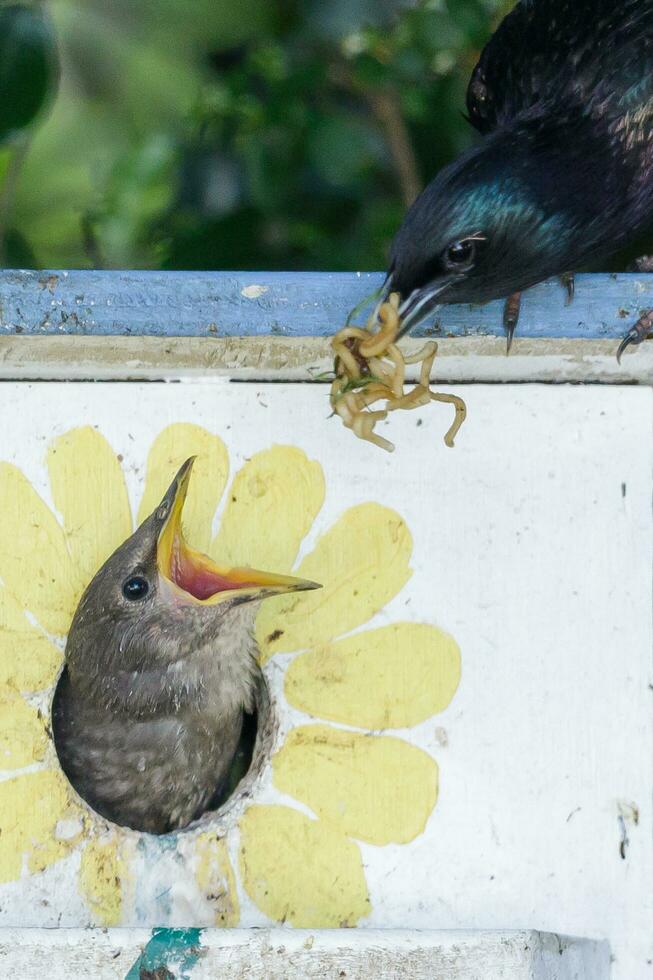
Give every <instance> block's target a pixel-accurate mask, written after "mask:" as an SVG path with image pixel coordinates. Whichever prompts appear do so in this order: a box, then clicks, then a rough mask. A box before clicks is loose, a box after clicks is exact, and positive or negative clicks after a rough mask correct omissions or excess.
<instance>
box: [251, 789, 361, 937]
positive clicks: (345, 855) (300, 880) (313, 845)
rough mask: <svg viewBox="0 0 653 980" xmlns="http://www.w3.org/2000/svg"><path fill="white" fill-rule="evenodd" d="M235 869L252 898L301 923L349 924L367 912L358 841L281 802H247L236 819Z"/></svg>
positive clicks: (274, 915) (275, 915)
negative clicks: (237, 851) (237, 866)
mask: <svg viewBox="0 0 653 980" xmlns="http://www.w3.org/2000/svg"><path fill="white" fill-rule="evenodd" d="M240 872H241V878H242V882H243V886H244V888H245V890H246V892H247V894H248V895H249V896H250V898H251V899H252V901H254V902H255V903H256V905H257V906H258V907H259V909H261V911H262V912H264V913H265V914H266V915H267V916H268V917H269V918H270V919H272V920H274V921H275V922H289V923H290V924H291V925H293V926H297V927H298V928H301V929H329V928H337V927H339V926H354V925H356V923H357V922H358V921H359V919H362V918H363V917H364V916H366V915H368V914H369V912H370V900H369V896H368V892H367V884H366V882H365V875H364V873H363V864H362V861H361V855H360V851H359V849H358V847H357V846H356V844H354V843H353V842H352V841H350V840H347V838H346V837H343V835H342V834H340V833H338V831H336V830H334V829H333V828H332V827H329V826H328V825H327V824H325V823H323V822H322V821H320V820H310V819H309V818H308V817H305V816H304V815H303V814H302V813H299V811H298V810H293V809H291V808H290V807H286V806H258V805H257V806H251V807H250V808H249V810H247V812H246V813H245V815H244V816H243V818H242V820H241V822H240Z"/></svg>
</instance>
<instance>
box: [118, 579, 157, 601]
mask: <svg viewBox="0 0 653 980" xmlns="http://www.w3.org/2000/svg"><path fill="white" fill-rule="evenodd" d="M149 591H150V586H149V584H148V582H147V579H144V578H143V576H142V575H133V576H132V578H128V579H127V581H126V582H125V584H124V585H123V587H122V594H123V595H124V597H125V599H129V600H130V601H132V602H134V601H135V600H137V599H144V598H145V596H146V595H147V593H148V592H149Z"/></svg>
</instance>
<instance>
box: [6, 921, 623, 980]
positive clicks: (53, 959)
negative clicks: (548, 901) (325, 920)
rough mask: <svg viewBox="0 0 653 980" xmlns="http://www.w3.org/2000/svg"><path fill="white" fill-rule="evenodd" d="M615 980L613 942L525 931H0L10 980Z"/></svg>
mask: <svg viewBox="0 0 653 980" xmlns="http://www.w3.org/2000/svg"><path fill="white" fill-rule="evenodd" d="M46 963H47V974H48V977H49V980H69V978H70V977H93V978H94V980H140V978H144V977H148V978H149V977H154V976H156V977H159V976H161V977H164V976H165V977H166V978H171V980H174V978H177V977H178V978H184V980H209V978H210V980H221V978H225V980H226V978H228V980H341V978H343V977H346V978H347V980H378V978H379V977H385V978H388V980H402V978H405V980H608V978H609V963H610V953H609V947H608V945H607V943H598V942H591V941H588V940H581V939H573V938H569V937H566V936H558V935H552V934H548V933H542V932H535V931H530V930H522V931H516V932H498V931H497V932H471V931H470V932H428V931H417V930H408V929H406V930H395V929H390V930H383V929H361V930H358V931H356V932H354V931H353V930H321V931H311V930H304V929H299V930H292V931H291V930H288V929H239V930H220V929H157V930H154V932H152V933H150V932H147V931H145V930H142V929H134V930H126V929H109V930H81V929H79V930H75V929H14V930H7V929H2V930H0V971H1V972H2V976H3V977H17V978H18V977H19V978H21V980H38V978H40V977H41V976H42V974H43V969H44V964H46Z"/></svg>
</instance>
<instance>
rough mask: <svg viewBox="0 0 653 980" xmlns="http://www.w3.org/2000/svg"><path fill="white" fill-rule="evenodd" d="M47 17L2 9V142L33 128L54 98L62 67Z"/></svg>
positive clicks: (36, 10) (38, 12) (18, 8)
mask: <svg viewBox="0 0 653 980" xmlns="http://www.w3.org/2000/svg"><path fill="white" fill-rule="evenodd" d="M58 64H59V63H58V56H57V44H56V38H55V34H54V29H53V26H52V21H51V20H50V17H49V16H48V14H47V13H46V12H45V11H44V10H42V9H41V8H39V7H24V6H20V5H18V4H12V5H10V6H5V7H0V142H4V141H6V140H7V139H10V138H11V137H12V136H14V135H16V134H17V133H19V132H20V131H21V130H23V129H25V128H26V127H27V126H29V125H30V123H32V122H33V121H34V119H35V118H36V116H37V115H38V114H39V113H40V112H41V110H42V109H43V108H44V107H45V106H46V104H47V103H48V101H49V100H50V99H51V98H52V96H53V94H54V92H55V89H56V87H57V81H58V74H59V67H58Z"/></svg>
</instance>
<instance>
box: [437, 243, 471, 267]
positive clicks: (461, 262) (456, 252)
mask: <svg viewBox="0 0 653 980" xmlns="http://www.w3.org/2000/svg"><path fill="white" fill-rule="evenodd" d="M475 258H476V242H475V241H473V240H472V239H471V238H465V239H463V241H461V242H454V244H453V245H450V246H449V248H448V249H447V251H446V252H445V256H444V261H445V265H446V266H447V268H448V269H452V270H456V269H458V270H463V269H470V268H471V267H472V266H473V264H474V259H475Z"/></svg>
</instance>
